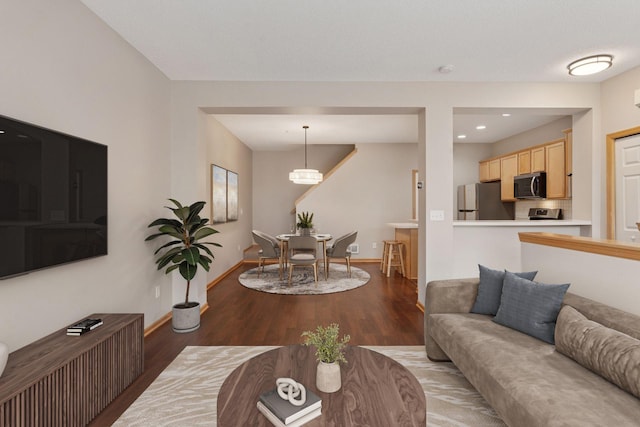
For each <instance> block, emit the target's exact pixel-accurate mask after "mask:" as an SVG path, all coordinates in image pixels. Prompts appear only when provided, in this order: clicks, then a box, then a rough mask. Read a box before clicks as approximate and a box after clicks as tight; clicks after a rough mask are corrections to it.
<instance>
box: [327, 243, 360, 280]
mask: <svg viewBox="0 0 640 427" xmlns="http://www.w3.org/2000/svg"><path fill="white" fill-rule="evenodd" d="M357 237H358V232H357V231H352V232H351V233H347V234H345V235H344V236H340V237H338V238H337V239H336V240H335V241H334V242H333V245H331V246H329V247H328V248H327V253H326V257H327V261H328V262H327V271H326V272H325V277H327V278H328V277H329V270H330V269H331V258H344V259H345V260H346V262H347V274H348V276H349V277H351V251H350V250H349V246H350V245H351V244H352V243H353V242H355V241H356V238H357Z"/></svg>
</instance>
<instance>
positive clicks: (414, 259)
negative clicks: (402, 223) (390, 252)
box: [396, 226, 418, 280]
mask: <svg viewBox="0 0 640 427" xmlns="http://www.w3.org/2000/svg"><path fill="white" fill-rule="evenodd" d="M396 240H398V241H400V242H402V243H404V245H403V246H404V254H403V257H404V271H405V275H406V276H405V277H406V278H407V279H412V280H417V279H418V228H417V226H416V228H396Z"/></svg>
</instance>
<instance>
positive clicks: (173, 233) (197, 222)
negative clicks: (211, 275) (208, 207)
mask: <svg viewBox="0 0 640 427" xmlns="http://www.w3.org/2000/svg"><path fill="white" fill-rule="evenodd" d="M169 200H170V201H171V202H172V203H173V204H174V205H175V206H176V207H175V208H174V207H170V206H165V207H166V208H167V209H169V210H170V211H171V212H173V214H174V215H175V217H176V218H177V219H175V218H158V219H156V220H155V221H153V222H152V223H151V224H149V227H159V228H158V230H157V231H158V233H156V234H152V235H150V236H148V237H147V238H146V239H145V241H148V240H153V239H156V238H158V237H161V236H166V237H169V238H171V240H170V241H168V242H167V243H164V244H163V245H162V246H160V247H159V248H158V249H157V250H156V251H155V252H154V255H158V259H156V264H158V270H162V269H163V268H165V267H166V269H165V274H169V273H171V272H172V271H174V270H178V271H179V272H180V274H181V275H182V277H183V278H184V279H185V280H186V281H187V289H186V292H185V297H184V302H182V303H178V304H175V305H174V306H173V310H172V320H171V321H172V325H173V330H174V331H175V332H191V331H195V330H196V329H198V328H199V327H200V303H198V302H193V301H189V288H190V285H191V279H193V278H194V277H195V275H196V273H197V272H198V266H201V267H202V268H204V269H205V270H206V271H209V265H210V264H211V262H212V261H213V259H214V256H213V252H211V250H210V249H209V248H208V247H207V246H206V245H211V246H217V247H222V246H221V245H220V244H219V243H213V242H202V241H201V240H202V239H204V238H205V237H208V236H211V235H212V234H216V233H218V231H217V230H214V229H213V228H211V227H208V226H207V223H208V222H209V219H208V218H200V215H199V213H200V211H201V210H202V208H203V207H204V205H205V202H202V201H200V202H195V203H193V204H192V205H190V206H182V204H180V202H178V201H176V200H174V199H169Z"/></svg>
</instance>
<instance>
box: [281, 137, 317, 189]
mask: <svg viewBox="0 0 640 427" xmlns="http://www.w3.org/2000/svg"><path fill="white" fill-rule="evenodd" d="M302 129H304V169H294V170H293V172H289V180H291V181H293V183H294V184H307V185H312V184H317V183H319V182H322V174H321V173H320V172H318V171H317V170H316V169H307V129H309V126H306V125H305V126H302Z"/></svg>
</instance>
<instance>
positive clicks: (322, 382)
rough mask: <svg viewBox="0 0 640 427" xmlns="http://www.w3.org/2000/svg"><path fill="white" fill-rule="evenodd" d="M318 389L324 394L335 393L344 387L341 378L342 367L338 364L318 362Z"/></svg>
mask: <svg viewBox="0 0 640 427" xmlns="http://www.w3.org/2000/svg"><path fill="white" fill-rule="evenodd" d="M316 387H318V390H319V391H322V392H324V393H333V392H334V391H338V390H340V387H342V379H341V378H340V365H339V364H338V362H333V363H324V362H318V369H317V371H316Z"/></svg>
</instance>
